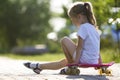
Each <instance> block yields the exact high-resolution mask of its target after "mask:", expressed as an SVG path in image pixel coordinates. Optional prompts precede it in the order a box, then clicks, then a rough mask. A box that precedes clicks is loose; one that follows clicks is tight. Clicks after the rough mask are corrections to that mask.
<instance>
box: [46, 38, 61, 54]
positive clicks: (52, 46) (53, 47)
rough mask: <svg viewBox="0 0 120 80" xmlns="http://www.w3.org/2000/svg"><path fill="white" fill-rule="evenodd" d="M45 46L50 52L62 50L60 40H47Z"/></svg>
mask: <svg viewBox="0 0 120 80" xmlns="http://www.w3.org/2000/svg"><path fill="white" fill-rule="evenodd" d="M47 47H48V49H49V52H50V53H57V52H62V48H61V45H60V42H58V41H53V40H49V41H47Z"/></svg>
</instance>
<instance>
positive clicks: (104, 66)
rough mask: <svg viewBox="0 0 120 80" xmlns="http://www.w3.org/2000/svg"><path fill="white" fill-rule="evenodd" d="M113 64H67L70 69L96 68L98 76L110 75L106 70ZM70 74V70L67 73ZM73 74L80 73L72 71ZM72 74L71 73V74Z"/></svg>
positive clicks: (109, 71) (108, 70)
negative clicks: (74, 67) (75, 67)
mask: <svg viewBox="0 0 120 80" xmlns="http://www.w3.org/2000/svg"><path fill="white" fill-rule="evenodd" d="M114 63H115V62H114V61H112V62H109V63H102V64H68V65H67V66H68V67H72V66H78V67H80V68H88V67H93V68H96V69H97V70H98V71H99V74H100V75H103V74H105V75H112V73H111V70H110V69H108V67H110V66H112V65H113V64H114ZM68 72H70V70H69V71H68ZM73 72H74V73H75V72H76V74H79V73H80V71H73ZM71 73H72V72H71Z"/></svg>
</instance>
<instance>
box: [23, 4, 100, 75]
mask: <svg viewBox="0 0 120 80" xmlns="http://www.w3.org/2000/svg"><path fill="white" fill-rule="evenodd" d="M68 16H69V17H70V19H71V21H72V23H73V24H74V25H75V26H76V27H77V28H78V31H77V36H78V42H77V44H75V43H74V42H73V41H72V40H71V39H70V38H68V37H64V38H63V39H61V45H62V48H63V52H64V54H65V56H66V59H63V60H60V61H56V62H50V63H44V64H40V63H31V62H27V63H24V65H25V66H26V67H27V68H30V69H32V70H33V71H34V72H35V73H37V74H39V73H40V72H41V71H42V70H45V69H51V70H56V69H60V68H63V67H65V66H66V65H67V64H98V63H101V59H100V54H99V53H100V35H99V33H98V27H97V24H96V19H95V16H94V13H93V10H92V5H91V3H90V2H75V3H73V5H72V6H71V8H70V9H69V10H68ZM76 68H77V67H76ZM66 69H67V68H66ZM62 70H64V72H65V71H66V70H65V69H62Z"/></svg>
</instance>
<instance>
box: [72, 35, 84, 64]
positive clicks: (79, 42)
mask: <svg viewBox="0 0 120 80" xmlns="http://www.w3.org/2000/svg"><path fill="white" fill-rule="evenodd" d="M82 46H83V39H82V38H81V37H79V36H78V43H77V48H76V58H75V61H74V63H79V61H80V56H81V50H82Z"/></svg>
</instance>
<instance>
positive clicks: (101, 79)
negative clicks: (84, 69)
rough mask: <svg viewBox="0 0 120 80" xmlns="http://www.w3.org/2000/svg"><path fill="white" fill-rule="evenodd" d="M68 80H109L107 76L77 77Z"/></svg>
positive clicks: (69, 77) (70, 77) (68, 77)
mask: <svg viewBox="0 0 120 80" xmlns="http://www.w3.org/2000/svg"><path fill="white" fill-rule="evenodd" d="M66 78H67V79H83V80H109V79H108V78H106V76H105V75H101V76H100V75H77V76H70V75H69V76H67V77H66Z"/></svg>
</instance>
